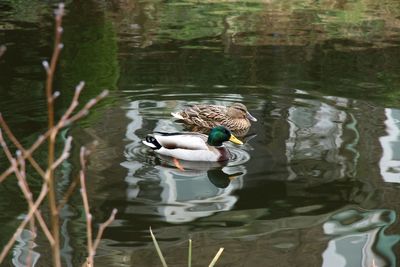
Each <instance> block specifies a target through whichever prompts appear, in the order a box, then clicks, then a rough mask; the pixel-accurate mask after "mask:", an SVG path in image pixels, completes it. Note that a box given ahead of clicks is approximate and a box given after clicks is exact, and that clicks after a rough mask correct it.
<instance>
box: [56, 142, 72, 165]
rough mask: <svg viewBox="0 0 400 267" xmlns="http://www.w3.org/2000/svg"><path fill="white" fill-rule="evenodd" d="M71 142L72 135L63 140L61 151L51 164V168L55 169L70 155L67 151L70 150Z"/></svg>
mask: <svg viewBox="0 0 400 267" xmlns="http://www.w3.org/2000/svg"><path fill="white" fill-rule="evenodd" d="M71 142H72V137H71V136H69V137H68V138H67V140H66V141H65V145H64V150H63V152H62V153H61V155H60V157H59V158H58V159H57V160H56V161H55V162H54V163H53V165H52V166H51V168H52V169H53V170H55V169H56V168H57V167H58V166H59V165H60V164H61V163H62V162H63V161H64V160H66V159H67V158H68V157H69V155H70V153H69V152H70V150H71Z"/></svg>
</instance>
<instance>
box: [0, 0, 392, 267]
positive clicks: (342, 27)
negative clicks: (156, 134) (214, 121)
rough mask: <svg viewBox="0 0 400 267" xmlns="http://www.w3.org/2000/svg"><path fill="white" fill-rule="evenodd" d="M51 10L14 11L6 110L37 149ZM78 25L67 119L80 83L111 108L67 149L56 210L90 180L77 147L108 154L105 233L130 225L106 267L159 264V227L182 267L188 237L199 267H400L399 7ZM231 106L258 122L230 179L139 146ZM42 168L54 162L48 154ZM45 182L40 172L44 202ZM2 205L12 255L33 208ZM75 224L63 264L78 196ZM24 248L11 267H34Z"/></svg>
mask: <svg viewBox="0 0 400 267" xmlns="http://www.w3.org/2000/svg"><path fill="white" fill-rule="evenodd" d="M28 2H29V3H28ZM54 3H55V2H54ZM54 3H52V2H51V1H46V2H42V1H39V0H35V1H13V0H5V1H2V2H1V3H0V44H5V45H6V46H7V48H8V49H7V52H6V54H5V55H4V56H3V57H2V58H1V59H0V111H1V112H2V114H3V116H4V117H5V118H6V120H7V121H8V122H9V124H10V126H11V127H12V128H13V129H14V130H15V134H16V135H17V136H18V137H19V138H20V139H21V140H22V143H23V144H24V145H26V146H27V145H29V144H31V143H32V142H33V140H35V138H36V136H37V135H38V134H40V133H42V132H43V131H44V130H45V129H46V125H47V124H46V116H47V115H46V108H45V105H46V103H45V100H44V89H43V88H44V78H45V75H44V71H43V69H42V66H41V61H42V60H43V59H46V58H48V57H49V55H50V53H51V49H52V47H51V45H52V41H51V40H52V32H53V30H52V29H53V28H52V27H53V22H52V12H53V11H52V10H53V8H54V6H55V5H54ZM66 9H67V15H66V17H65V22H64V28H65V31H64V36H63V41H64V44H65V49H64V50H63V52H62V58H61V61H60V64H59V69H58V73H57V77H56V82H55V86H56V88H57V90H60V91H61V97H60V98H59V99H58V100H57V112H58V114H62V112H63V111H64V110H65V108H66V107H67V105H68V104H69V100H70V99H71V96H72V94H73V90H74V87H75V85H76V84H77V83H78V82H79V81H80V80H85V81H86V84H87V86H86V89H85V90H84V92H83V96H82V102H84V101H87V100H88V99H90V98H92V97H94V96H95V95H96V94H98V93H99V92H100V91H101V90H103V89H105V88H107V89H109V90H110V92H111V93H110V96H109V97H108V98H107V99H106V100H104V101H103V102H102V103H101V104H100V105H99V106H97V107H96V108H95V109H94V110H93V111H92V112H91V114H90V115H89V116H88V117H87V118H85V119H84V120H82V121H80V122H79V123H77V124H75V125H74V126H73V127H71V128H69V129H66V130H65V131H64V132H63V133H62V136H61V137H60V140H59V142H60V144H61V143H62V142H63V140H64V139H63V138H64V137H65V136H66V135H67V134H71V135H72V136H74V142H75V146H74V153H72V156H71V158H70V159H69V160H68V161H67V162H65V164H63V165H62V167H61V169H60V171H59V178H58V188H57V189H58V192H59V195H60V196H61V195H62V193H63V192H64V191H65V190H66V188H68V185H69V184H70V182H71V180H72V179H73V177H74V174H75V172H76V171H77V169H78V168H79V164H78V162H79V161H78V154H79V153H78V151H79V146H80V145H87V144H89V143H91V142H92V141H94V140H97V141H98V147H97V148H96V150H95V151H94V153H93V154H92V155H91V157H90V161H89V166H88V174H87V175H88V177H87V179H88V181H87V183H88V194H89V198H90V199H89V201H90V203H91V208H92V210H93V215H94V220H95V223H96V225H97V224H98V223H101V222H103V221H104V220H106V218H107V217H108V216H109V214H110V211H111V210H112V209H113V208H117V209H118V214H117V217H116V220H115V221H114V223H113V224H112V225H111V226H110V227H109V228H108V229H107V230H106V231H105V233H104V236H103V239H102V242H101V245H100V248H99V250H98V255H97V256H96V266H161V263H160V261H159V259H158V257H157V255H156V252H155V249H154V247H153V244H152V241H151V237H150V235H149V227H150V226H151V227H152V229H153V231H154V233H155V235H156V237H157V239H158V240H159V242H160V246H161V249H162V250H163V253H164V256H165V257H166V261H167V263H168V264H169V266H187V258H186V257H187V240H188V239H189V238H191V239H192V240H193V261H194V263H193V266H207V265H208V264H209V263H210V262H211V260H212V258H213V256H214V255H215V254H216V252H217V251H218V249H219V248H220V247H224V248H225V250H224V252H223V254H222V256H221V258H220V259H219V261H218V264H217V266H324V267H328V266H332V267H333V266H334V267H338V266H348V267H352V266H368V267H369V266H380V267H381V266H397V264H398V262H399V261H400V259H399V256H398V255H400V249H399V241H400V235H399V231H400V227H399V222H398V212H399V211H400V201H399V199H398V196H399V194H400V187H399V185H400V154H399V151H400V138H399V133H400V93H399V92H400V91H399V88H400V3H399V2H398V1H397V0H386V1H380V2H377V1H372V0H354V1H346V0H336V1H335V0H326V1H306V0H298V1H278V0H276V1H275V0H270V1H217V0H215V1H202V2H198V1H191V0H185V1H153V0H142V1H135V0H125V1H117V0H115V1H112V0H110V1H100V0H98V1H94V0H92V1H67V2H66ZM233 102H241V103H244V104H245V105H246V106H247V108H248V109H249V111H250V112H251V113H252V114H253V115H254V116H255V117H256V118H257V119H258V121H257V122H255V123H253V124H252V126H251V128H250V130H249V132H248V133H247V135H246V136H244V137H242V139H243V140H244V141H245V144H244V145H243V146H235V145H228V148H229V149H230V151H231V153H232V159H231V160H230V161H229V162H227V163H225V164H200V163H198V164H197V163H191V164H186V165H184V166H183V169H178V168H177V167H176V166H175V165H174V164H173V163H172V161H171V160H170V159H168V158H161V157H159V156H158V155H155V154H154V153H153V152H152V151H151V150H149V149H148V148H146V147H145V146H144V145H143V144H142V143H141V140H142V139H143V138H144V137H145V136H146V134H148V133H151V132H153V131H167V132H176V131H182V130H185V127H184V125H182V124H181V123H178V122H176V121H175V120H173V119H172V117H171V115H170V113H171V112H174V111H177V110H179V109H181V108H183V107H185V106H186V105H188V104H194V103H210V104H221V105H229V104H231V103H233ZM37 157H38V159H39V161H40V162H45V160H46V153H45V151H44V150H40V151H39V152H37ZM7 166H8V165H7V160H6V158H5V157H4V155H2V154H1V156H0V169H1V170H3V169H5V168H6V167H7ZM38 179H40V178H39V177H38V176H37V175H35V174H33V173H32V174H31V177H30V181H31V183H32V186H33V187H34V188H35V186H36V188H37V189H39V188H40V187H39V185H40V182H39V181H40V180H38ZM0 198H1V201H0V223H1V225H2V227H0V244H4V243H5V242H6V241H7V240H8V238H9V237H10V236H11V235H12V233H13V232H14V230H15V225H16V224H17V223H18V222H19V221H20V220H21V219H22V218H23V215H24V214H25V211H26V204H25V202H24V200H23V199H22V197H21V196H20V193H19V189H18V186H17V185H16V183H15V181H13V179H12V178H9V179H8V180H6V182H4V183H2V184H1V185H0ZM11 207H13V208H11ZM44 212H45V211H44ZM61 217H62V228H61V234H62V256H63V263H64V264H65V266H78V265H79V264H80V263H82V262H83V261H84V259H85V255H86V254H85V252H86V245H85V242H86V239H85V237H86V234H85V221H84V212H83V205H82V202H81V198H80V195H79V193H78V192H77V193H76V194H75V195H74V196H73V197H72V199H71V201H70V203H69V204H68V205H66V206H65V207H64V209H63V210H62V213H61ZM25 234H26V236H29V235H28V234H27V233H25ZM26 236H25V235H22V236H21V237H20V238H19V239H18V242H17V243H16V245H15V247H14V249H13V253H12V254H11V255H10V256H9V258H8V259H7V260H8V264H9V265H15V266H25V265H24V262H25V260H26V255H27V253H26V251H27V249H28V246H27V243H26V241H27V239H28V237H26ZM35 243H36V245H37V246H36V247H35V248H34V254H33V256H34V259H35V260H37V261H38V263H37V265H36V266H46V265H49V264H50V259H51V257H50V256H49V251H47V250H46V248H47V245H46V240H45V238H44V237H43V236H39V237H38V238H37V239H35Z"/></svg>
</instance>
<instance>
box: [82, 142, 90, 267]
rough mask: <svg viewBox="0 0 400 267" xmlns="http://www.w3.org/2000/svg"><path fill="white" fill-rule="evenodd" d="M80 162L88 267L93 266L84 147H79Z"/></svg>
mask: <svg viewBox="0 0 400 267" xmlns="http://www.w3.org/2000/svg"><path fill="white" fill-rule="evenodd" d="M80 161H81V168H82V169H81V171H80V182H81V195H82V200H83V207H84V209H85V215H86V234H87V251H88V258H87V263H88V265H89V266H92V264H93V256H92V251H93V240H92V214H90V208H89V201H88V197H87V191H86V183H85V172H84V171H85V147H81V151H80Z"/></svg>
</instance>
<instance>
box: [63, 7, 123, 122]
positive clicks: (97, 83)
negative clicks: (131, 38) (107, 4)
mask: <svg viewBox="0 0 400 267" xmlns="http://www.w3.org/2000/svg"><path fill="white" fill-rule="evenodd" d="M68 8H69V10H70V13H69V15H68V16H67V17H66V26H65V37H64V42H65V51H63V53H64V57H63V60H62V61H61V64H62V68H61V73H62V81H63V84H62V85H61V87H62V91H63V92H66V94H67V96H70V95H71V94H72V92H73V88H75V86H76V85H77V84H78V83H79V82H80V81H81V80H83V79H84V80H85V83H86V86H85V94H84V95H82V98H83V99H84V100H87V99H90V98H92V97H93V96H95V95H96V94H98V93H99V92H100V91H102V90H104V89H109V90H113V89H116V86H117V81H118V78H119V66H118V61H117V43H116V34H115V31H114V27H113V25H112V23H111V21H110V20H108V18H107V17H106V16H105V15H104V14H105V12H104V10H102V8H101V7H99V6H98V5H96V4H95V3H94V2H92V1H85V2H82V3H81V2H77V3H76V4H75V3H74V4H71V5H70V6H68ZM78 9H79V10H78ZM104 104H107V100H106V101H104V103H103V105H104ZM96 114H98V113H96Z"/></svg>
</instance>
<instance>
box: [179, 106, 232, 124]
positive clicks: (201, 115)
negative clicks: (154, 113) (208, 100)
mask: <svg viewBox="0 0 400 267" xmlns="http://www.w3.org/2000/svg"><path fill="white" fill-rule="evenodd" d="M226 113H227V108H226V107H224V106H219V105H202V104H199V105H194V106H190V107H187V108H185V109H184V110H182V111H180V112H177V113H172V115H173V116H174V117H175V118H178V119H181V120H184V121H185V122H186V123H189V124H195V125H199V126H201V127H205V128H212V127H214V126H216V125H219V124H221V123H223V122H224V121H225V120H226V119H227V116H226Z"/></svg>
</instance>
